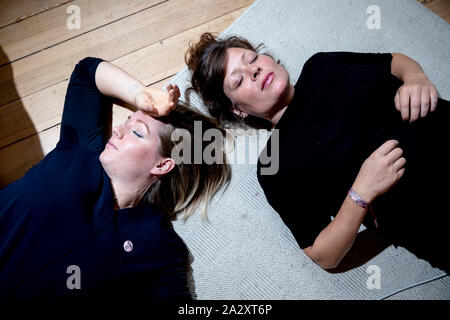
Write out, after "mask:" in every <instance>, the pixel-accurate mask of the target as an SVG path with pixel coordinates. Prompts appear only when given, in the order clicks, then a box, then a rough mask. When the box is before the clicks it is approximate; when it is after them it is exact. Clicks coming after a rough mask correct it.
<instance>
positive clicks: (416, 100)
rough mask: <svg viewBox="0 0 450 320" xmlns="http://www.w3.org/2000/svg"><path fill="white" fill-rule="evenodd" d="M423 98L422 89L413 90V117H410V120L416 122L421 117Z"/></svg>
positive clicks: (411, 97) (411, 96)
mask: <svg viewBox="0 0 450 320" xmlns="http://www.w3.org/2000/svg"><path fill="white" fill-rule="evenodd" d="M421 99H422V95H421V91H420V90H414V91H413V92H411V95H410V101H411V118H410V119H409V121H410V122H414V121H416V120H417V119H419V116H420V109H421Z"/></svg>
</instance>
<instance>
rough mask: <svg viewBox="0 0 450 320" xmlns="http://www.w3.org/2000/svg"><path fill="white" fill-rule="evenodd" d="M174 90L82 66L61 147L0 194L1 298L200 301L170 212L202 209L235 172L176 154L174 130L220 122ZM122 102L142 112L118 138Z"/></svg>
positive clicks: (106, 67)
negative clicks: (116, 106)
mask: <svg viewBox="0 0 450 320" xmlns="http://www.w3.org/2000/svg"><path fill="white" fill-rule="evenodd" d="M167 89H168V91H167V92H166V91H164V90H157V89H152V88H146V87H145V86H144V85H143V84H142V83H141V82H139V81H138V80H136V79H134V78H133V77H131V76H130V75H129V74H127V73H126V72H124V71H123V70H121V69H120V68H118V67H116V66H114V65H112V64H110V63H108V62H106V61H102V60H101V59H98V58H85V59H83V60H81V61H80V62H79V63H78V64H77V66H76V67H75V70H74V71H73V73H72V76H71V78H70V82H69V86H68V89H67V94H66V100H65V105H64V112H63V117H62V122H61V132H60V140H59V142H58V144H57V146H56V148H55V149H54V150H53V151H51V152H50V153H49V154H48V155H47V156H46V157H45V158H44V159H43V160H42V161H41V162H40V163H39V164H37V165H36V166H34V167H33V168H32V169H30V170H29V171H28V172H27V173H26V174H25V176H24V177H22V178H21V179H19V180H18V181H16V182H14V183H12V184H10V185H8V186H7V187H5V188H3V189H2V190H1V191H0V296H1V298H2V299H7V300H10V299H11V300H22V299H34V298H45V299H58V298H70V297H81V298H83V297H87V298H94V297H96V298H98V297H101V298H105V297H121V298H123V297H128V298H129V297H137V298H144V299H173V298H176V299H190V297H191V296H190V292H189V288H188V286H187V281H186V260H187V256H188V251H187V248H186V246H185V244H184V243H183V241H182V240H181V239H180V237H179V236H178V235H177V234H176V233H175V231H174V230H173V228H172V227H171V224H170V217H174V216H175V215H176V214H177V213H178V212H182V211H184V212H188V214H189V213H192V211H193V209H195V207H197V206H198V205H199V204H200V203H203V201H207V200H208V199H209V198H210V197H211V196H212V195H213V194H214V193H215V192H216V191H217V190H218V188H219V187H221V186H222V185H224V184H225V183H226V182H227V181H228V179H229V174H230V173H229V168H228V167H227V166H226V165H224V164H212V165H205V164H199V165H196V167H194V166H193V165H191V164H189V163H187V164H183V163H175V161H174V159H172V158H171V157H170V151H171V150H172V147H173V146H174V142H173V141H171V133H173V132H174V130H175V129H177V128H182V129H186V130H188V131H189V132H192V131H193V130H192V129H193V122H194V121H202V124H203V128H204V129H208V128H215V124H214V123H213V122H212V121H210V120H209V119H208V118H206V117H204V116H201V115H200V114H198V113H196V112H194V111H191V110H189V109H187V108H186V107H183V106H179V105H178V106H177V99H178V97H179V90H178V88H177V87H176V86H171V85H169V86H168V87H167ZM113 98H117V99H120V100H122V101H124V102H126V103H128V104H130V105H132V106H135V107H137V108H139V109H140V110H139V111H137V112H135V113H134V114H132V115H131V116H130V117H129V118H128V120H127V121H126V123H124V124H123V125H120V126H118V127H116V128H114V129H113V134H112V136H109V135H108V127H109V125H110V123H111V122H110V119H111V117H110V115H111V107H112V99H113ZM169 112H170V114H169ZM108 115H109V117H108ZM109 137H110V139H109V141H108V142H107V139H108V138H109ZM199 181H201V183H198V182H199ZM177 185H179V186H180V187H179V189H177V187H176V186H177ZM195 185H197V187H195ZM186 186H189V187H190V189H189V190H187V188H186ZM2 301H4V300H2Z"/></svg>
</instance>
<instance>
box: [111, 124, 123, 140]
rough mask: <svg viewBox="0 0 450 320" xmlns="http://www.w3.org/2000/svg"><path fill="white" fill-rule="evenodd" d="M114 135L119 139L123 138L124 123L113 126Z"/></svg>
mask: <svg viewBox="0 0 450 320" xmlns="http://www.w3.org/2000/svg"><path fill="white" fill-rule="evenodd" d="M113 136H115V137H116V138H118V139H121V138H122V137H123V125H120V126H117V127H114V128H113Z"/></svg>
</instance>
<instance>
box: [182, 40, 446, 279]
mask: <svg viewBox="0 0 450 320" xmlns="http://www.w3.org/2000/svg"><path fill="white" fill-rule="evenodd" d="M259 48H260V47H257V48H255V47H253V46H252V45H251V44H250V43H249V42H248V41H247V40H246V39H243V38H239V37H229V38H225V39H219V38H216V37H215V36H214V35H212V34H210V33H205V34H203V35H202V36H201V38H200V40H199V41H198V42H196V43H194V44H191V46H190V48H189V49H188V51H187V52H186V63H187V65H188V67H189V69H190V71H191V72H192V78H191V83H192V89H193V90H194V91H195V92H196V93H197V94H198V95H199V96H200V97H201V98H202V99H203V102H204V104H205V105H206V106H207V107H208V109H209V112H210V114H211V115H212V116H214V117H216V118H217V119H219V120H221V122H222V123H225V124H226V123H228V124H229V121H243V122H246V123H247V124H248V125H252V126H258V127H261V126H263V127H266V128H269V129H272V128H275V129H277V130H274V131H273V132H272V136H271V139H273V138H274V134H277V135H278V136H277V137H276V138H277V139H279V153H278V154H277V151H276V150H274V151H273V152H275V154H272V152H271V147H272V145H273V143H271V142H272V141H271V139H269V141H268V142H267V145H266V151H267V154H270V157H271V158H272V159H273V158H274V157H275V156H278V159H279V168H278V171H277V172H276V173H275V174H270V175H264V174H262V173H261V169H262V168H264V165H262V162H261V156H260V161H259V163H258V179H259V182H260V184H261V186H262V188H263V190H264V192H265V195H266V197H267V200H268V201H269V203H270V204H271V205H272V207H273V208H274V209H275V210H276V211H277V212H278V213H279V214H280V216H281V217H282V219H283V221H284V222H285V224H286V225H287V226H288V227H289V228H290V230H291V231H292V233H293V235H294V236H295V238H296V240H297V242H298V244H299V245H300V247H301V248H302V249H303V250H304V252H305V253H306V254H307V255H308V256H309V257H310V258H311V259H312V260H313V261H315V262H316V263H317V264H318V265H320V266H321V267H323V268H325V269H331V268H335V267H337V266H338V265H339V264H340V262H341V260H342V259H343V258H344V256H345V255H346V254H347V252H348V251H349V250H350V248H351V247H352V245H353V243H354V241H355V238H356V235H357V233H358V230H359V228H360V225H361V224H362V223H364V224H365V225H366V227H368V228H370V229H374V230H376V231H377V232H378V233H380V234H382V235H384V236H386V237H388V238H389V239H390V240H391V241H393V243H394V244H397V245H402V246H405V247H407V248H408V249H410V250H411V251H413V252H414V253H415V254H416V255H418V256H419V257H424V258H426V259H428V260H429V261H430V262H432V264H433V265H435V266H439V267H441V268H444V269H447V270H448V261H447V260H448V259H447V257H446V254H445V253H444V252H446V251H447V247H448V245H449V240H448V239H449V237H448V231H447V228H448V221H449V218H448V214H447V213H446V212H447V211H448V208H447V206H446V201H445V199H446V197H447V193H448V182H449V181H450V180H449V178H450V177H449V172H450V171H449V166H448V161H447V160H446V159H447V158H446V157H445V156H444V153H445V152H446V150H445V149H444V146H445V145H448V139H447V138H448V134H447V126H448V125H447V123H448V119H449V116H450V114H449V111H450V110H449V109H450V108H449V107H450V106H449V102H448V101H445V100H441V99H438V95H437V91H436V89H435V87H434V86H433V84H432V83H431V82H430V81H429V80H428V78H427V76H426V75H425V74H424V73H423V70H422V68H421V67H420V65H419V64H418V63H417V62H415V61H414V60H412V59H411V58H409V57H407V56H405V55H402V54H394V53H393V54H391V53H383V54H381V53H380V54H371V53H349V52H330V53H317V54H315V55H313V56H312V57H311V58H310V59H309V60H308V61H307V62H306V63H305V64H304V67H303V70H302V72H301V74H300V77H299V79H298V81H297V83H296V84H295V86H293V85H292V84H290V80H289V74H288V73H287V71H286V69H285V68H284V67H282V66H281V65H280V64H279V63H277V62H275V61H274V60H273V59H272V58H271V57H270V56H268V55H264V54H259V53H258V50H259ZM189 91H190V90H188V91H187V96H188V97H189ZM398 111H400V113H399V112H398ZM430 111H431V112H430ZM407 120H409V121H407ZM277 141H278V140H277ZM263 152H264V151H263ZM264 153H265V152H264ZM265 154H266V153H265ZM368 212H369V214H368ZM331 216H334V219H333V220H332V221H331V219H330V217H331Z"/></svg>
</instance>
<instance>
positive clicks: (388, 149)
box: [375, 140, 399, 156]
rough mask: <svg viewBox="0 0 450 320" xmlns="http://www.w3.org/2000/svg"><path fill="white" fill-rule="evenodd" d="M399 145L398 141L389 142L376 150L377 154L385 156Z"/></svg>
mask: <svg viewBox="0 0 450 320" xmlns="http://www.w3.org/2000/svg"><path fill="white" fill-rule="evenodd" d="M398 143H399V142H398V141H397V140H388V141H386V142H385V143H383V144H382V145H381V146H380V147H379V148H378V149H377V150H375V152H376V153H379V154H380V155H382V156H385V155H387V154H388V153H389V152H391V151H392V150H393V149H395V148H396V147H397V146H398Z"/></svg>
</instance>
